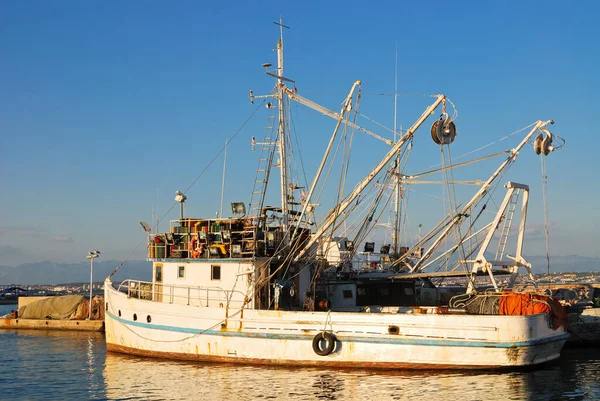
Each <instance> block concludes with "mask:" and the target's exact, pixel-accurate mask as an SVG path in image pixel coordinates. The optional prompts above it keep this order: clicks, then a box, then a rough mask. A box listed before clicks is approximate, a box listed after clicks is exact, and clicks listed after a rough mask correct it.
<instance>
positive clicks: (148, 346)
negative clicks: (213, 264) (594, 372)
mask: <svg viewBox="0 0 600 401" xmlns="http://www.w3.org/2000/svg"><path fill="white" fill-rule="evenodd" d="M105 284H106V285H105V301H106V322H105V323H106V327H105V329H106V343H107V349H108V350H109V351H116V352H123V353H129V354H135V355H142V356H151V357H163V358H172V359H186V360H198V361H211V362H235V363H252V364H272V365H288V366H331V367H372V368H384V369H394V368H424V369H428V368H498V367H514V366H527V365H535V364H539V363H543V362H547V361H550V360H553V359H556V358H558V357H559V354H560V350H561V348H562V347H563V345H564V343H565V341H566V339H567V337H568V334H567V333H565V331H564V330H563V328H562V327H561V328H559V329H558V330H553V329H552V328H551V327H550V317H549V316H548V315H545V314H540V315H531V316H497V315H494V316H486V315H455V314H415V313H365V312H357V313H349V312H338V313H334V312H299V311H298V312H297V311H272V310H239V309H237V310H233V309H230V310H229V311H228V312H227V310H226V308H220V307H219V308H213V307H198V306H188V305H179V304H170V303H165V302H153V301H150V300H142V299H137V298H129V297H128V296H127V294H125V293H122V292H119V291H117V290H115V289H114V288H112V286H111V285H110V283H109V282H107V283H105ZM324 330H327V331H329V332H332V333H333V334H334V335H335V336H336V338H337V341H336V343H335V348H334V349H333V352H331V353H330V354H329V355H325V356H320V355H317V354H316V353H315V352H314V351H313V345H312V344H313V339H314V337H315V336H316V335H317V334H319V333H322V332H323V331H324Z"/></svg>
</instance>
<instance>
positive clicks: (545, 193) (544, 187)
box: [540, 153, 550, 277]
mask: <svg viewBox="0 0 600 401" xmlns="http://www.w3.org/2000/svg"><path fill="white" fill-rule="evenodd" d="M540 157H541V159H542V196H543V202H544V232H545V234H546V262H547V264H548V277H550V227H549V223H548V175H547V173H546V157H545V156H544V154H543V153H542V154H541V155H540Z"/></svg>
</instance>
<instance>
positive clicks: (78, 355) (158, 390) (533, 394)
mask: <svg viewBox="0 0 600 401" xmlns="http://www.w3.org/2000/svg"><path fill="white" fill-rule="evenodd" d="M14 308H15V306H11V305H2V306H0V315H4V314H6V313H8V312H9V311H10V309H14ZM0 350H1V355H2V363H1V364H0V399H2V400H86V399H90V400H196V399H209V400H226V399H234V400H261V399H272V400H290V399H293V400H318V399H321V400H388V399H391V400H404V399H406V400H418V399H435V400H452V401H455V400H461V401H466V400H598V399H600V349H596V348H570V349H565V350H563V352H562V357H561V359H560V360H559V361H556V362H553V363H550V364H547V365H543V366H541V367H537V368H533V369H525V370H518V371H477V372H468V371H467V372H462V371H412V372H395V371H367V370H348V371H342V370H331V369H296V368H294V367H289V368H268V367H257V366H241V365H223V364H201V363H188V362H178V361H167V360H154V359H148V358H138V357H131V356H127V355H121V354H115V353H108V354H107V352H106V347H105V343H104V336H103V334H101V333H82V332H79V333H76V332H51V331H34V330H27V331H25V330H20V331H16V330H9V331H0Z"/></svg>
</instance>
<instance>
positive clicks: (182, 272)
mask: <svg viewBox="0 0 600 401" xmlns="http://www.w3.org/2000/svg"><path fill="white" fill-rule="evenodd" d="M184 277H185V266H178V267H177V278H184Z"/></svg>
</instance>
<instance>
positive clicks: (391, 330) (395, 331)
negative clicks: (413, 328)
mask: <svg viewBox="0 0 600 401" xmlns="http://www.w3.org/2000/svg"><path fill="white" fill-rule="evenodd" d="M388 333H389V334H400V327H398V326H388Z"/></svg>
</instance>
